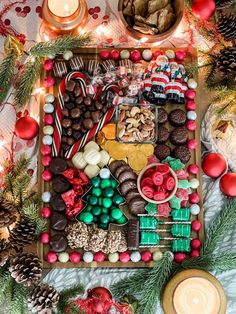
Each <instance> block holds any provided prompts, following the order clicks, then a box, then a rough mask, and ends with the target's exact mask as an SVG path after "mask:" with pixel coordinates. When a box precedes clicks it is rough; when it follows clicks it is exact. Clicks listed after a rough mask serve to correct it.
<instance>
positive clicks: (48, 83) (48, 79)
mask: <svg viewBox="0 0 236 314" xmlns="http://www.w3.org/2000/svg"><path fill="white" fill-rule="evenodd" d="M54 84H55V80H54V78H53V77H52V76H48V77H46V78H45V79H44V86H45V87H52V86H53V85H54Z"/></svg>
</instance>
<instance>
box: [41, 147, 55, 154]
mask: <svg viewBox="0 0 236 314" xmlns="http://www.w3.org/2000/svg"><path fill="white" fill-rule="evenodd" d="M40 152H41V154H42V155H43V156H48V155H51V153H52V148H51V146H50V145H43V146H42V147H41V149H40Z"/></svg>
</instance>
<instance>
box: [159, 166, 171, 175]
mask: <svg viewBox="0 0 236 314" xmlns="http://www.w3.org/2000/svg"><path fill="white" fill-rule="evenodd" d="M156 170H157V171H158V172H160V173H162V174H163V175H165V174H167V173H169V172H170V166H169V165H168V164H162V165H158V166H157V168H156Z"/></svg>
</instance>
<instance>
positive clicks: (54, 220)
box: [50, 212, 68, 231]
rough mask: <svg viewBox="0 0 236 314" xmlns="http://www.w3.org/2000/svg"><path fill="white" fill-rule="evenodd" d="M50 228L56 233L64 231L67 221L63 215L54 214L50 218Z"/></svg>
mask: <svg viewBox="0 0 236 314" xmlns="http://www.w3.org/2000/svg"><path fill="white" fill-rule="evenodd" d="M50 223H51V228H52V229H53V230H56V231H63V230H65V228H66V226H67V224H68V220H67V218H66V216H65V215H63V214H61V213H56V212H54V213H53V214H52V217H51V218H50Z"/></svg>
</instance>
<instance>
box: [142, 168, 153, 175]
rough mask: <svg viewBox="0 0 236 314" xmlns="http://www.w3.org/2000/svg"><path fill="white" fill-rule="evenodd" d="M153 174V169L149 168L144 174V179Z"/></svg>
mask: <svg viewBox="0 0 236 314" xmlns="http://www.w3.org/2000/svg"><path fill="white" fill-rule="evenodd" d="M154 172H155V169H153V168H149V169H147V170H146V171H145V172H144V177H151V176H152V175H153V173H154Z"/></svg>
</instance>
